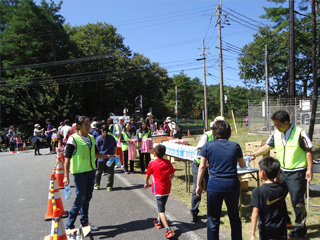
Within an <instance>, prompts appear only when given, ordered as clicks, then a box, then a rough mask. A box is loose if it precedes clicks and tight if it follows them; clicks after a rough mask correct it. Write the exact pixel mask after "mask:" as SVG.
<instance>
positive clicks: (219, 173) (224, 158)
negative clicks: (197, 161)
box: [199, 139, 243, 192]
mask: <svg viewBox="0 0 320 240" xmlns="http://www.w3.org/2000/svg"><path fill="white" fill-rule="evenodd" d="M199 155H200V156H201V157H205V158H207V159H208V162H209V173H210V175H209V180H208V185H207V191H212V192H232V191H235V190H237V189H239V188H240V182H239V178H238V174H237V163H238V158H242V157H243V155H242V150H241V147H240V145H239V144H238V143H236V142H230V141H229V140H227V139H221V140H218V139H216V140H214V141H210V142H207V143H206V144H205V145H204V146H203V147H202V149H201V152H200V154H199Z"/></svg>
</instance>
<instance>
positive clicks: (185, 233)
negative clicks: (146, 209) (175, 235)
mask: <svg viewBox="0 0 320 240" xmlns="http://www.w3.org/2000/svg"><path fill="white" fill-rule="evenodd" d="M115 176H116V177H117V178H118V179H119V180H120V181H121V182H123V183H124V184H125V185H126V186H128V187H134V185H132V184H131V183H130V182H129V181H128V180H127V179H125V178H124V177H122V176H121V175H120V174H115ZM132 191H133V192H134V193H135V194H136V195H137V196H138V197H140V198H141V199H142V200H143V201H145V202H146V203H147V204H149V205H150V206H151V207H152V208H154V209H155V211H157V207H156V203H155V201H154V200H151V199H150V198H149V197H148V196H147V195H146V194H144V193H143V192H142V191H141V190H140V189H132ZM166 216H167V218H168V219H169V220H170V221H171V222H179V220H178V219H177V218H176V217H174V216H173V215H172V214H171V213H169V212H168V211H166ZM179 229H180V231H181V232H182V234H181V235H183V236H184V237H186V238H187V239H192V240H202V238H201V237H200V236H199V235H198V234H196V233H195V232H193V231H191V230H190V229H189V228H188V227H186V226H184V225H183V224H180V225H179Z"/></svg>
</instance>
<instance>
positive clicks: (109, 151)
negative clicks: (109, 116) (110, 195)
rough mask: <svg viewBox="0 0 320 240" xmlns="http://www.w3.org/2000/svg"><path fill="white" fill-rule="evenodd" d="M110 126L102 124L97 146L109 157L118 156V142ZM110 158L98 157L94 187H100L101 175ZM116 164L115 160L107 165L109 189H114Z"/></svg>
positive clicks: (97, 188)
mask: <svg viewBox="0 0 320 240" xmlns="http://www.w3.org/2000/svg"><path fill="white" fill-rule="evenodd" d="M108 131H109V128H108V127H107V126H106V125H102V127H101V133H102V135H100V136H99V137H97V139H96V146H97V148H98V149H99V153H102V154H106V155H108V159H109V158H111V157H113V158H114V157H116V156H115V152H116V150H117V143H116V140H115V139H114V137H113V136H111V135H109V134H108ZM108 159H104V158H98V164H97V174H96V180H95V185H94V189H96V190H99V189H100V182H101V175H102V172H103V170H104V167H105V166H106V164H107V161H108ZM114 166H115V162H113V163H112V165H111V166H110V167H107V173H108V180H107V189H108V191H112V187H113V182H114Z"/></svg>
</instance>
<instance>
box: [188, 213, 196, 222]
mask: <svg viewBox="0 0 320 240" xmlns="http://www.w3.org/2000/svg"><path fill="white" fill-rule="evenodd" d="M197 219H198V215H193V214H190V221H191V222H196V221H197Z"/></svg>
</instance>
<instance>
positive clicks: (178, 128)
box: [176, 124, 183, 133]
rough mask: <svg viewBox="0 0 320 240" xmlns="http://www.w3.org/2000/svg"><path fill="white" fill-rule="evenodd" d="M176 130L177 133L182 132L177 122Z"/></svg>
mask: <svg viewBox="0 0 320 240" xmlns="http://www.w3.org/2000/svg"><path fill="white" fill-rule="evenodd" d="M176 131H177V132H178V133H182V132H183V128H182V126H181V125H179V124H176Z"/></svg>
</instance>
